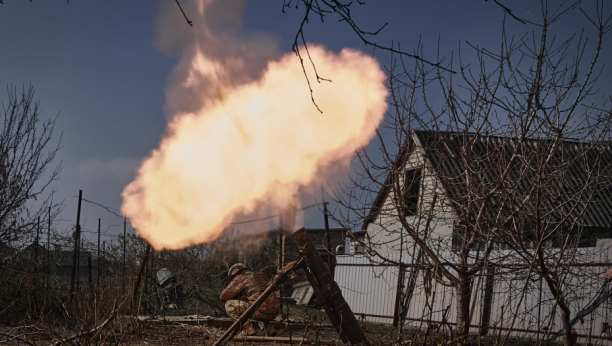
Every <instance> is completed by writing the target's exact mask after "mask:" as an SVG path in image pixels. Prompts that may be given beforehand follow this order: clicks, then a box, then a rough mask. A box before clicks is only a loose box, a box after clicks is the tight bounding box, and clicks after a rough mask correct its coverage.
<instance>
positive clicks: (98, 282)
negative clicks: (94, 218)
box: [96, 219, 102, 292]
mask: <svg viewBox="0 0 612 346" xmlns="http://www.w3.org/2000/svg"><path fill="white" fill-rule="evenodd" d="M101 223H102V220H101V219H98V257H97V261H98V262H97V263H98V265H97V266H96V274H97V278H96V292H100V225H101Z"/></svg>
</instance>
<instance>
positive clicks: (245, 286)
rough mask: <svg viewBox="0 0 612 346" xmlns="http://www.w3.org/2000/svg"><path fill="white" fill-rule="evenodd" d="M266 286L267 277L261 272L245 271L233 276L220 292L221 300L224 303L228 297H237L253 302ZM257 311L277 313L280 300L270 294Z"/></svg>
mask: <svg viewBox="0 0 612 346" xmlns="http://www.w3.org/2000/svg"><path fill="white" fill-rule="evenodd" d="M267 287H268V279H267V278H266V277H265V276H264V275H263V274H261V273H253V272H250V271H245V272H243V273H242V274H240V275H237V276H236V277H234V279H233V280H232V282H230V283H229V285H227V287H226V288H225V289H224V290H223V292H221V300H222V301H223V302H224V303H225V302H227V301H228V300H230V299H237V300H243V301H248V302H249V304H253V302H255V300H257V298H259V296H260V295H261V292H263V291H264V290H265V289H266V288H267ZM257 311H259V312H262V313H269V314H277V313H278V312H279V311H280V302H279V300H278V297H277V296H276V294H274V293H272V294H270V296H269V297H268V298H266V300H265V301H264V302H263V303H262V304H261V305H260V306H259V308H258V309H257Z"/></svg>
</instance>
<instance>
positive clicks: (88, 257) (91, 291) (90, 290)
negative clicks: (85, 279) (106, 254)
mask: <svg viewBox="0 0 612 346" xmlns="http://www.w3.org/2000/svg"><path fill="white" fill-rule="evenodd" d="M87 270H88V271H89V275H88V276H89V295H90V297H91V299H93V298H94V294H93V279H92V278H91V256H87Z"/></svg>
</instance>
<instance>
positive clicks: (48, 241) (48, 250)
mask: <svg viewBox="0 0 612 346" xmlns="http://www.w3.org/2000/svg"><path fill="white" fill-rule="evenodd" d="M50 268H51V207H49V224H48V225H47V287H49V280H50V275H49V274H50Z"/></svg>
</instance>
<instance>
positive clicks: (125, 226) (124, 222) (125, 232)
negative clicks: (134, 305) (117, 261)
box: [123, 216, 127, 296]
mask: <svg viewBox="0 0 612 346" xmlns="http://www.w3.org/2000/svg"><path fill="white" fill-rule="evenodd" d="M126 245H127V218H126V217H125V216H124V217H123V295H124V296H125V269H126V267H125V251H126V250H125V246H126Z"/></svg>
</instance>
